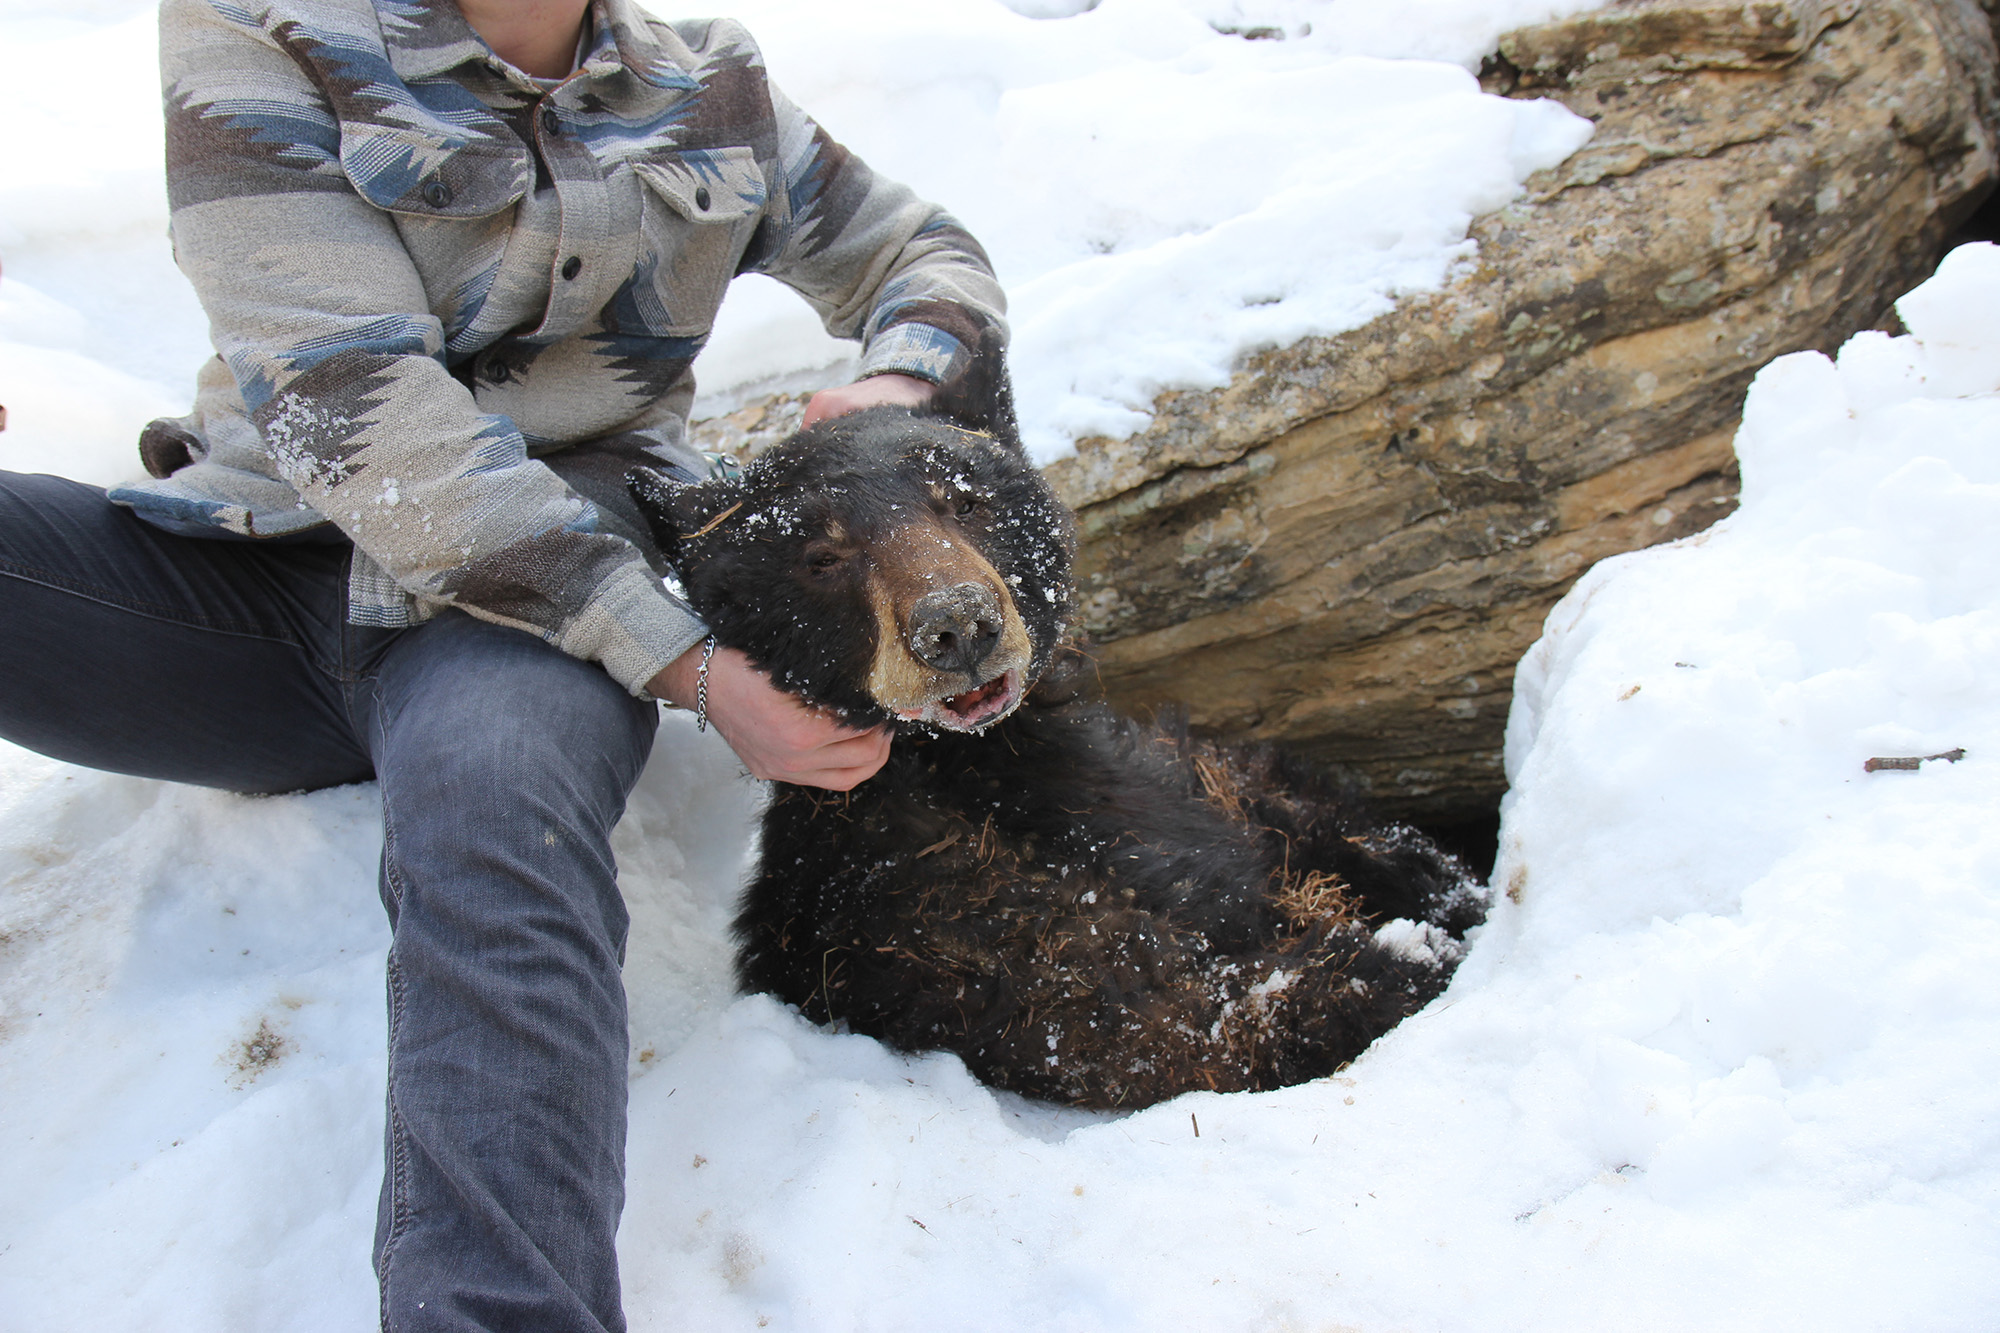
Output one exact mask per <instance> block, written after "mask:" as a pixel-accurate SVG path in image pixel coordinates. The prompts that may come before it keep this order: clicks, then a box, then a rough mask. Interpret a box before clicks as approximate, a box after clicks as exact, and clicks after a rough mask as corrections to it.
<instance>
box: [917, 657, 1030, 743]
mask: <svg viewBox="0 0 2000 1333" xmlns="http://www.w3.org/2000/svg"><path fill="white" fill-rule="evenodd" d="M1020 680H1021V673H1020V672H1019V671H1011V670H1010V671H1006V672H1003V673H1001V674H1000V675H998V676H995V677H994V678H993V679H992V680H989V681H987V682H986V683H985V684H984V685H979V686H976V687H974V688H973V689H969V690H967V691H966V692H965V693H963V694H954V695H952V696H951V697H950V698H948V699H940V700H939V701H938V704H937V712H938V714H939V717H938V721H940V722H943V723H945V725H947V726H958V727H961V728H965V729H970V728H973V727H978V726H981V725H983V724H985V723H987V722H991V721H994V720H995V719H997V718H999V717H1001V716H1003V715H1004V714H1006V713H1008V712H1011V711H1012V710H1013V707H1014V704H1015V703H1016V701H1017V700H1018V698H1019V695H1020Z"/></svg>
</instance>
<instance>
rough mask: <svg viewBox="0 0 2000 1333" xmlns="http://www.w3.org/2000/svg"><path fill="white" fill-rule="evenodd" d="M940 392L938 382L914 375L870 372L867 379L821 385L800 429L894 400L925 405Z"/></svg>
mask: <svg viewBox="0 0 2000 1333" xmlns="http://www.w3.org/2000/svg"><path fill="white" fill-rule="evenodd" d="M936 392H937V385H935V384H932V383H931V382H930V381H929V380H920V379H918V378H917V377H916V376H914V375H896V374H885V375H870V376H869V377H868V378H867V379H865V380H856V381H854V383H852V384H842V385H840V386H838V387H837V388H832V389H821V390H820V391H819V392H818V393H816V394H814V395H813V396H812V398H811V399H810V400H808V401H807V403H806V414H805V417H804V418H803V419H802V420H801V421H800V422H799V429H800V430H804V429H805V428H806V427H807V426H812V425H817V424H818V423H819V422H822V421H825V420H826V419H827V418H828V417H838V416H845V415H846V414H847V413H849V412H859V411H860V410H861V409H862V408H864V407H880V406H881V405H882V404H884V403H893V404H895V405H896V406H898V407H922V406H923V405H924V404H925V403H928V402H929V401H930V400H931V395H932V394H934V393H936Z"/></svg>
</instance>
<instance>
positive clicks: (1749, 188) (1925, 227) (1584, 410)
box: [708, 0, 2000, 818]
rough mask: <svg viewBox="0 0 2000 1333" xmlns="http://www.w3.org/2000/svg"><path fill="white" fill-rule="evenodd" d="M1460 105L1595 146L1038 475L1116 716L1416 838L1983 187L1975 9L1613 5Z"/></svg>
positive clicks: (1499, 66) (1917, 273) (1724, 495)
mask: <svg viewBox="0 0 2000 1333" xmlns="http://www.w3.org/2000/svg"><path fill="white" fill-rule="evenodd" d="M1483 81H1484V82H1485V83H1486V85H1487V86H1488V88H1489V89H1490V90H1492V91H1495V92H1500V93H1504V94H1507V95H1513V96H1535V97H1542V96H1546V97H1554V98H1556V99H1558V100H1560V101H1562V102H1563V103H1564V104H1566V105H1567V106H1569V107H1570V108H1571V109H1572V110H1574V111H1576V112H1577V113H1578V114H1580V115H1584V116H1588V117H1589V118H1590V119H1592V120H1594V121H1595V122H1596V123H1597V126H1598V129H1597V134H1596V136H1595V137H1594V138H1593V139H1592V141H1591V142H1590V143H1589V144H1588V145H1586V146H1585V147H1584V148H1583V149H1582V150H1581V151H1579V152H1578V153H1577V154H1575V155H1574V156H1572V157H1571V158H1570V159H1569V160H1568V161H1567V162H1565V163H1563V164H1562V165H1561V166H1560V167H1558V168H1556V169H1554V170H1553V171H1549V172H1544V173H1541V174H1540V175H1539V176H1538V177H1537V178H1535V179H1532V180H1530V181H1529V183H1528V194H1527V197H1526V198H1524V199H1523V200H1521V201H1520V202H1518V203H1516V204H1514V205H1512V206H1510V207H1508V208H1506V209H1504V210H1502V211H1500V212H1498V213H1495V214H1491V215H1489V216H1487V217H1484V218H1481V219H1479V220H1477V222H1476V223H1475V224H1474V226H1473V228H1472V234H1473V237H1474V238H1475V239H1476V240H1477V242H1478V245H1479V253H1478V258H1477V261H1476V262H1475V263H1474V264H1473V265H1471V266H1470V267H1468V269H1467V270H1466V271H1464V272H1462V273H1461V274H1460V275H1459V276H1458V277H1457V278H1456V279H1455V280H1454V281H1453V282H1452V283H1451V284H1450V285H1449V286H1448V287H1447V288H1445V289H1444V290H1442V291H1440V292H1437V293H1434V294H1432V295H1429V296H1424V297H1419V298H1416V299H1413V300H1410V301H1407V302H1406V303H1404V304H1403V305H1402V306H1400V307H1399V308H1398V309H1396V310H1394V311H1392V312H1391V313H1389V314H1387V315H1384V316H1382V317H1381V318H1379V319H1377V320H1375V321H1374V322H1372V323H1370V324H1368V325H1366V326H1365V327H1363V328H1360V329H1356V330H1354V331H1352V332H1350V333H1344V334H1340V335H1337V336H1333V337H1326V338H1309V339H1306V340H1304V341H1302V342H1299V343H1296V344H1293V345H1291V346H1288V347H1284V348H1279V349H1275V350H1271V351H1267V352H1263V353H1260V354H1258V355H1256V356H1253V357H1251V358H1250V359H1249V360H1248V361H1247V362H1246V363H1245V364H1244V365H1243V366H1242V367H1241V368H1240V370H1239V371H1238V372H1237V374H1236V375H1235V376H1234V378H1233V379H1232V380H1231V382H1230V383H1229V384H1228V385H1227V386H1226V387H1224V388H1222V389H1219V390H1215V391H1209V392H1191V393H1179V394H1171V393H1170V394H1167V395H1164V396H1163V397H1162V398H1161V400H1160V401H1159V403H1158V404H1157V405H1156V416H1155V418H1154V420H1153V422H1152V424H1151V425H1150V426H1149V427H1148V428H1147V429H1146V430H1145V431H1143V432H1141V433H1140V434H1139V435H1137V436H1135V437H1133V438H1132V439H1129V440H1122V441H1115V442H1113V441H1106V440H1096V439H1091V440H1083V441H1080V442H1079V443H1078V446H1077V454H1076V456H1075V457H1074V458H1069V459H1064V460H1062V461H1060V462H1057V463H1055V464H1053V465H1052V466H1051V467H1050V468H1049V469H1048V471H1049V474H1050V476H1051V478H1052V480H1053V481H1054V482H1055V485H1056V487H1057V489H1058V490H1059V491H1060V492H1061V493H1062V495H1063V497H1064V498H1065V499H1066V500H1068V501H1069V502H1070V503H1071V504H1072V505H1073V506H1074V507H1075V508H1076V509H1077V511H1078V515H1079V518H1080V521H1081V530H1082V534H1083V547H1082V552H1081V557H1080V564H1079V570H1080V576H1081V581H1082V584H1083V592H1084V599H1085V617H1086V626H1085V627H1086V628H1087V630H1088V631H1089V633H1090V635H1091V636H1092V638H1093V639H1094V640H1095V643H1096V646H1097V651H1098V653H1099V656H1100V660H1101V666H1102V672H1103V678H1104V682H1105V685H1106V687H1107V688H1108V689H1109V691H1110V692H1111V695H1112V697H1113V698H1114V699H1115V700H1116V701H1117V702H1118V703H1120V704H1121V705H1123V706H1126V707H1128V708H1144V707H1146V706H1149V705H1153V704H1158V703H1163V702H1167V701H1175V702H1179V703H1182V704H1184V705H1185V706H1186V707H1187V708H1188V710H1189V712H1190V716H1191V720H1192V722H1193V723H1194V725H1195V726H1196V727H1197V728H1200V729H1202V730H1205V731H1210V732H1215V733H1220V734H1225V735H1229V736H1232V737H1237V738H1245V739H1268V740H1276V741H1282V742H1284V743H1286V744H1288V745H1291V746H1293V747H1296V748H1300V749H1303V750H1305V751H1307V752H1309V753H1314V754H1317V755H1319V756H1321V757H1323V758H1325V759H1328V760H1331V761H1334V762H1336V763H1339V764H1341V765H1343V766H1345V767H1347V768H1349V769H1350V770H1351V771H1353V772H1354V773H1355V774H1356V776H1357V777H1358V778H1359V779H1360V780H1361V782H1362V783H1363V784H1364V786H1366V787H1367V788H1368V789H1369V790H1370V791H1371V792H1372V794H1373V797H1374V799H1375V801H1376V803H1377V804H1378V805H1380V806H1382V807H1383V808H1386V809H1389V810H1397V811H1402V812H1405V813H1410V814H1415V815H1419V816H1429V817H1433V818H1453V817H1460V816H1463V815H1464V814H1466V813H1468V812H1470V811H1473V810H1476V809H1478V808H1480V807H1481V806H1490V803H1491V802H1492V801H1493V800H1494V799H1495V798H1496V797H1497V796H1498V794H1499V792H1500V790H1501V788H1502V786H1503V779H1502V775H1501V770H1500V745H1501V734H1502V730H1503V728H1504V726H1505V721H1506V713H1507V707H1508V702H1509V699H1510V696H1511V688H1512V677H1513V668H1514V663H1515V662H1516V660H1518V659H1519V657H1520V655H1521V653H1522V652H1523V651H1525V650H1526V648H1527V647H1528V645H1529V644H1530V643H1531V642H1533V640H1534V638H1535V636H1536V635H1537V634H1538V633H1539V631H1540V626H1541V622H1542V619H1543V617H1544V615H1545V614H1546V613H1547V611H1548V609H1549V608H1550V606H1552V605H1553V604H1554V602H1555V601H1556V599H1557V598H1559V597H1560V596H1561V595H1562V593H1563V592H1564V591H1565V590H1566V589H1567V588H1568V587H1569V585H1570V584H1571V582H1572V581H1574V579H1575V578H1576V577H1577V575H1579V574H1580V573H1581V572H1582V571H1583V570H1584V569H1586V568H1588V567H1589V566H1590V565H1591V564H1592V563H1593V562H1595V561H1597V560H1599V559H1602V558H1603V557H1605V556H1608V555H1612V554H1615V553H1617V552H1621V551H1628V550H1633V549H1636V548H1638V547H1642V546H1648V545H1651V544H1654V543H1656V542H1660V541H1664V540H1669V539H1673V538H1677V537H1685V536H1688V535H1690V534H1692V533H1695V532H1697V531H1699V530H1701V529H1702V528H1705V527H1707V526H1708V525H1709V524H1711V523H1713V522H1714V521H1716V520H1717V519H1718V518H1720V517H1722V516H1723V515H1725V514H1727V513H1728V512H1729V511H1730V509H1731V508H1732V507H1733V506H1734V502H1735V501H1734V496H1735V491H1736V478H1735V467H1734V457H1733V454H1732V452H1731V449H1730V441H1731V438H1732V436H1733V434H1734V429H1735V423H1736V414H1737V412H1738V409H1739V407H1740V404H1741V401H1742V396H1743V391H1744V388H1745V386H1746V385H1747V384H1748V382H1749V379H1750V377H1751V375H1752V374H1754V373H1755V371H1756V369H1757V368H1758V367H1759V366H1761V365H1763V364H1764V363H1765V362H1767V361H1769V360H1770V359H1771V358H1772V357H1774V356H1777V355H1780V354H1781V353H1784V352H1789V351H1794V350H1798V349H1800V348H1808V347H1817V348H1822V349H1827V350H1831V349H1833V348H1835V347H1837V346H1838V344H1839V343H1840V342H1842V341H1843V340H1844V339H1845V338H1846V337H1847V336H1849V335H1850V334H1852V333H1853V332H1855V331H1856V330H1858V329H1862V328H1866V327H1869V326H1870V325H1871V324H1873V323H1875V322H1876V321H1878V320H1879V319H1880V318H1881V317H1882V315H1883V312H1884V311H1885V310H1886V309H1887V307H1888V305H1889V303H1890V302H1891V301H1892V300H1894V299H1895V297H1897V296H1898V295H1900V294H1901V293H1902V292H1904V291H1905V290H1907V289H1908V288H1909V287H1911V286H1913V285H1914V284H1915V283H1916V282H1918V281H1920V280H1921V279H1922V278H1923V277H1924V276H1925V275H1927V274H1928V272H1929V270H1930V268H1931V267H1932V266H1933V265H1934V264H1935V262H1936V259H1937V256H1938V252H1939V250H1940V247H1941V245H1942V243H1943V241H1944V239H1945V238H1946V237H1947V236H1948V235H1949V234H1950V233H1951V232H1952V230H1953V228H1954V227H1955V226H1956V225H1957V224H1958V222H1959V221H1960V220H1961V219H1962V218H1963V217H1964V216H1965V215H1966V214H1967V213H1969V212H1970V210H1971V209H1972V208H1973V207H1975V206H1976V205H1977V204H1978V203H1979V202H1980V201H1981V199H1982V198H1983V197H1984V196H1985V194H1986V193H1987V191H1988V190H1989V189H1990V188H1991V185H1992V182H1993V180H1994V177H1995V171H1996V159H1995V149H1994V144H1995V138H1996V119H1995V108H1996V100H2000V99H1997V98H1996V88H1997V87H2000V72H1996V58H1995V48H1994V39H1993V31H1992V27H1991V25H1990V21H1989V18H1988V15H1987V13H1986V12H1985V11H1984V10H1983V9H1982V8H1981V7H1980V6H1979V5H1976V4H1974V3H1972V0H1866V2H1865V3H1863V0H1736V2H1734V3H1728V2H1724V0H1638V2H1636V3H1634V2H1630V0H1627V2H1625V3H1617V4H1613V5H1610V6H1607V7H1605V8H1603V9H1599V10H1595V11H1591V12H1589V13H1586V14H1581V15H1577V16H1574V17H1571V18H1569V19H1565V20H1560V21H1557V22H1553V23H1549V24H1546V25H1541V26H1538V27H1534V28H1529V29H1525V30H1522V31H1519V32H1515V33H1512V34H1509V35H1508V36H1507V37H1505V38H1504V39H1503V40H1502V42H1501V48H1500V52H1499V54H1498V55H1497V56H1495V57H1494V58H1492V59H1491V60H1489V62H1488V68H1487V71H1486V73H1485V76H1484V80H1483ZM788 406H789V405H787V404H770V405H766V406H765V407H758V408H753V409H750V410H749V411H747V412H746V413H740V414H738V416H737V417H735V418H733V419H729V420H727V421H726V422H723V423H713V424H711V426H710V427H709V431H708V434H709V438H710V439H711V440H712V441H714V442H716V443H719V444H731V443H741V442H742V441H743V440H744V438H745V437H746V436H757V435H761V434H766V433H770V432H773V431H775V430H778V429H781V428H783V426H784V424H785V420H786V418H787V417H791V416H794V412H793V411H790V410H787V408H788Z"/></svg>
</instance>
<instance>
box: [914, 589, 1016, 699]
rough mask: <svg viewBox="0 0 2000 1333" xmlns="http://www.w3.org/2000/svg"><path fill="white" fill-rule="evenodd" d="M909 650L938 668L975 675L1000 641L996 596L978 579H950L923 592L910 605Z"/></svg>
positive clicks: (998, 602)
mask: <svg viewBox="0 0 2000 1333" xmlns="http://www.w3.org/2000/svg"><path fill="white" fill-rule="evenodd" d="M909 638H910V651H911V652H913V653H915V654H916V655H917V657H918V658H920V659H921V660H923V661H924V662H927V663H929V664H930V665H931V666H934V667H936V668H937V669H938V670H940V671H958V672H963V673H964V674H965V675H968V676H972V677H974V678H975V679H976V678H977V677H978V674H979V664H980V663H981V662H983V661H985V660H986V657H987V655H988V654H989V653H991V652H992V651H993V645H994V644H996V643H998V642H1000V599H999V598H997V597H995V596H994V595H993V590H992V589H991V588H988V587H986V586H984V585H983V584H978V583H954V584H953V585H952V586H951V587H949V588H938V589H936V590H934V591H931V592H927V593H925V594H924V595H923V596H922V597H919V598H918V599H917V604H916V605H915V606H913V607H911V608H910V633H909Z"/></svg>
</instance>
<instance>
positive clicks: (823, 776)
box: [646, 644, 891, 791]
mask: <svg viewBox="0 0 2000 1333" xmlns="http://www.w3.org/2000/svg"><path fill="white" fill-rule="evenodd" d="M701 651H702V649H701V645H700V644H696V645H695V646H694V647H693V648H690V649H688V651H686V652H685V653H682V654H681V655H680V657H678V658H677V659H675V660H674V661H673V662H672V663H671V664H669V665H668V666H667V668H666V669H665V670H663V671H661V672H660V674H659V675H657V676H655V677H653V679H652V680H651V681H649V682H647V685H646V688H647V690H648V691H649V692H650V693H651V694H653V696H654V697H656V698H660V699H665V700H666V701H667V702H668V703H670V704H673V705H674V706H675V707H677V708H688V709H692V708H693V707H694V706H695V693H696V685H697V680H698V676H699V672H700V670H701ZM708 720H709V721H710V722H711V723H712V724H714V727H715V729H716V730H717V731H718V732H721V733H722V739H723V740H725V741H728V742H729V748H730V749H732V750H734V751H736V757H737V758H738V759H741V760H742V761H743V766H744V767H745V768H747V769H749V770H750V774H751V776H752V777H759V778H767V779H772V780H775V781H778V782H790V783H795V784H797V785H798V786H801V787H824V788H826V789H827V790H828V791H849V790H851V789H853V788H854V787H858V786H859V785H861V784H862V783H864V782H866V781H867V780H868V779H870V778H872V777H874V776H875V774H876V773H877V772H879V771H880V770H881V768H882V765H883V764H885V763H887V762H889V740H890V735H891V733H890V731H889V728H887V727H875V728H873V729H872V730H869V731H856V730H854V729H853V728H851V727H846V726H843V725H841V724H840V723H839V722H838V721H836V720H835V719H834V718H832V717H829V716H828V715H827V714H825V713H822V712H820V711H819V710H818V709H816V708H811V707H808V706H807V705H805V704H803V703H801V702H799V700H798V699H797V698H795V697H793V696H792V695H789V694H786V693H785V692H784V691H783V690H781V689H779V688H778V687H777V686H775V685H773V684H772V683H771V679H770V677H768V676H766V675H765V674H764V673H763V672H761V671H759V670H757V668H755V667H753V666H751V665H750V659H749V658H747V657H745V656H744V655H743V654H742V653H739V652H737V651H736V650H735V649H733V648H717V649H716V650H715V656H714V657H713V658H711V659H710V661H709V664H708Z"/></svg>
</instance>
